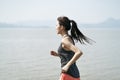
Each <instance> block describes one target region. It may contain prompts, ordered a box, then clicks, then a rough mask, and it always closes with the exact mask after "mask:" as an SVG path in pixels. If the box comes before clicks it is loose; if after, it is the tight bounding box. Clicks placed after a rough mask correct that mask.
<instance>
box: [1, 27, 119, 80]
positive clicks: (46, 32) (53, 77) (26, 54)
mask: <svg viewBox="0 0 120 80" xmlns="http://www.w3.org/2000/svg"><path fill="white" fill-rule="evenodd" d="M81 31H82V32H83V33H84V34H85V35H87V36H88V37H90V38H92V39H93V40H94V41H96V43H94V44H93V45H81V44H76V45H77V46H78V47H79V48H80V49H81V50H82V51H83V53H84V54H83V56H82V57H81V58H80V59H79V60H78V61H77V65H78V67H79V70H80V73H81V80H120V76H119V75H120V64H119V63H120V62H119V61H120V58H119V56H120V50H119V46H120V42H119V41H120V35H119V34H120V30H119V29H113V30H112V29H83V30H81ZM60 39H61V37H60V36H59V35H57V34H56V31H55V30H54V29H27V28H26V29H24V28H22V29H17V28H11V29H10V28H9V29H0V80H58V78H59V75H60V60H59V58H55V57H52V56H50V53H49V52H50V50H57V48H58V46H59V44H60Z"/></svg>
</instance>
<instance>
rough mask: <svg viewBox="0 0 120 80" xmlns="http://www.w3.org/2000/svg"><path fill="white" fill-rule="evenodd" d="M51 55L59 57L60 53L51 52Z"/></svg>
mask: <svg viewBox="0 0 120 80" xmlns="http://www.w3.org/2000/svg"><path fill="white" fill-rule="evenodd" d="M50 54H51V55H52V56H59V55H58V53H56V52H55V51H50Z"/></svg>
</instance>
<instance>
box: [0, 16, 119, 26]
mask: <svg viewBox="0 0 120 80" xmlns="http://www.w3.org/2000/svg"><path fill="white" fill-rule="evenodd" d="M55 24H56V23H55V21H52V20H49V21H26V22H19V23H16V24H7V23H0V28H49V27H55ZM79 26H80V27H85V28H120V19H113V18H109V19H107V20H106V21H104V22H102V23H98V24H79Z"/></svg>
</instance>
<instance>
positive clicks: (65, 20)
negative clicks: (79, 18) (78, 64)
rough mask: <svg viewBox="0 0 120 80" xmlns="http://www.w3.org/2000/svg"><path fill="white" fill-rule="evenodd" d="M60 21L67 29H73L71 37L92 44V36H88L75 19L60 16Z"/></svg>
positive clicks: (82, 42)
mask: <svg viewBox="0 0 120 80" xmlns="http://www.w3.org/2000/svg"><path fill="white" fill-rule="evenodd" d="M57 20H58V22H59V24H60V25H63V26H64V27H65V30H66V31H69V30H71V31H70V32H71V35H70V36H71V37H72V38H73V39H74V40H76V41H79V42H80V43H81V44H85V42H87V43H89V44H91V41H93V40H91V39H90V38H88V37H86V36H85V35H84V34H83V33H82V32H81V31H80V30H79V29H78V27H77V23H76V22H75V21H74V20H70V19H69V18H68V17H66V16H60V17H58V18H57Z"/></svg>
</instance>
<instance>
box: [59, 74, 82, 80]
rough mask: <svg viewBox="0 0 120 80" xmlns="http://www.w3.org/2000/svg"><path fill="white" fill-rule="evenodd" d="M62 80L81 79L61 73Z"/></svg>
mask: <svg viewBox="0 0 120 80" xmlns="http://www.w3.org/2000/svg"><path fill="white" fill-rule="evenodd" d="M60 80H80V78H74V77H72V76H70V75H68V74H65V73H61V76H60Z"/></svg>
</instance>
